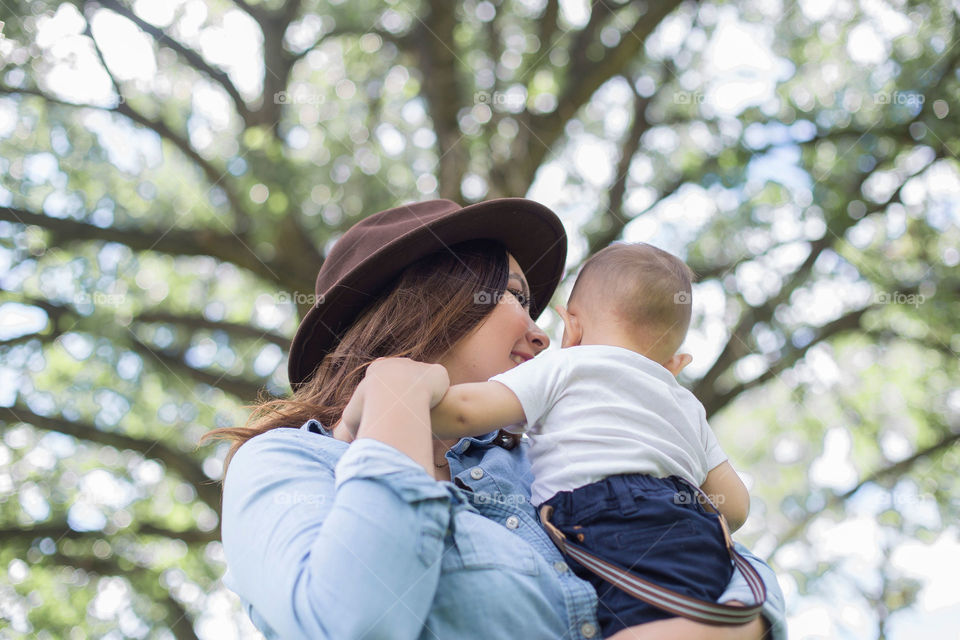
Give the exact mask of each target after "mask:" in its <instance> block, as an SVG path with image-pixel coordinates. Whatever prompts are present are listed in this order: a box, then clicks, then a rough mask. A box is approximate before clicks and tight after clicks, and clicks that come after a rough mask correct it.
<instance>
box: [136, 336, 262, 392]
mask: <svg viewBox="0 0 960 640" xmlns="http://www.w3.org/2000/svg"><path fill="white" fill-rule="evenodd" d="M130 343H131V347H132V348H133V350H134V351H136V352H138V353H139V354H140V355H142V356H144V357H145V358H146V359H148V360H154V361H156V362H157V363H159V364H160V365H162V366H163V368H164V369H166V370H167V372H168V373H171V374H173V376H174V377H175V378H176V379H177V380H178V381H179V382H180V383H181V384H183V385H184V386H185V387H187V388H188V389H189V387H190V385H189V384H187V382H186V380H184V379H183V378H181V377H180V375H178V374H183V375H185V376H187V377H189V378H191V379H192V380H194V381H196V382H199V383H201V384H205V385H208V386H211V387H214V388H217V389H222V390H223V391H225V392H227V393H230V394H233V395H235V396H237V397H238V398H240V399H242V400H245V401H252V400H255V399H256V398H257V397H258V396H259V394H260V390H261V389H262V388H263V385H262V384H260V383H257V382H253V381H250V380H247V379H245V378H239V377H237V376H230V375H227V374H226V373H215V372H212V371H205V370H203V369H197V368H195V367H191V366H190V365H188V364H187V363H186V362H185V361H184V358H185V357H186V355H185V354H184V353H183V352H182V351H178V352H171V351H168V350H161V349H157V348H155V347H152V346H150V345H148V344H147V343H146V342H143V341H142V340H140V339H139V338H137V337H135V336H131V338H130Z"/></svg>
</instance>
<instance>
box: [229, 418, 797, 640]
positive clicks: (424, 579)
mask: <svg viewBox="0 0 960 640" xmlns="http://www.w3.org/2000/svg"><path fill="white" fill-rule="evenodd" d="M496 437H497V433H496V432H494V433H489V434H487V435H485V436H480V437H476V438H463V439H462V440H460V441H459V442H458V443H457V444H456V445H455V446H454V447H452V448H451V449H450V451H449V452H447V454H446V458H447V460H448V461H449V464H450V477H451V480H452V481H451V482H446V481H443V482H438V481H436V480H434V479H433V478H432V477H431V476H430V475H428V474H427V473H426V472H425V471H424V469H423V468H422V467H421V466H420V465H419V464H417V463H416V462H414V461H413V460H412V459H411V458H409V457H408V456H407V455H405V454H403V453H401V452H400V451H398V450H397V449H395V448H393V447H391V446H389V445H387V444H384V443H382V442H380V441H378V440H373V439H370V438H361V439H358V440H355V441H354V442H353V443H351V444H349V445H348V444H347V443H345V442H342V441H340V440H337V439H335V438H333V437H331V432H330V431H329V430H327V429H325V428H324V427H323V426H322V425H320V423H319V422H317V421H316V420H310V421H308V422H307V423H306V424H304V425H303V426H302V427H300V428H299V429H293V428H279V429H273V430H271V431H268V432H266V433H263V434H260V435H258V436H256V437H254V438H251V439H250V440H249V441H248V442H246V443H244V445H243V446H241V447H240V449H238V451H237V453H236V454H235V456H234V458H233V460H232V461H231V463H230V466H229V469H228V471H227V475H226V478H225V479H224V494H223V521H222V537H223V548H224V552H225V554H226V559H227V567H228V569H227V573H226V574H225V575H224V578H223V582H224V584H225V585H226V586H227V587H229V588H230V589H231V590H232V591H234V592H235V593H236V594H237V595H238V596H240V598H241V600H242V602H243V605H244V608H245V610H246V612H247V614H248V615H249V616H250V619H251V621H252V622H253V624H254V625H255V626H256V627H257V628H258V629H259V630H260V631H261V632H262V633H263V634H264V635H265V636H266V637H267V638H268V639H272V638H311V639H323V638H333V639H336V640H341V639H349V638H390V639H398V640H399V639H405V638H410V639H413V638H430V639H433V640H435V639H437V638H439V639H440V640H445V639H447V638H511V637H523V638H549V639H556V638H566V639H569V640H574V639H576V640H579V639H587V640H589V639H591V638H599V637H600V635H599V633H600V632H599V626H598V625H597V620H596V608H597V594H596V592H595V591H594V589H593V587H592V586H591V585H590V584H589V583H588V582H586V581H583V580H580V579H579V578H578V577H577V576H576V575H574V574H573V572H572V571H570V569H569V568H568V567H567V565H566V563H565V562H564V559H563V557H562V556H561V554H560V552H559V551H558V550H557V548H556V547H555V546H554V544H553V543H552V542H551V541H550V539H549V537H548V536H547V534H546V533H545V532H544V530H543V529H542V528H541V526H540V524H539V520H538V518H537V514H536V512H535V510H534V508H533V506H532V505H531V504H530V484H531V481H532V480H533V478H532V475H531V473H530V464H529V461H528V459H527V456H526V447H527V443H526V442H521V444H520V445H519V446H517V447H515V448H514V449H512V450H508V449H505V448H503V447H500V446H497V445H496V444H495V442H494V440H495V438H496ZM738 550H739V551H740V552H741V553H743V554H744V555H745V556H746V557H747V558H748V559H749V560H750V561H751V563H752V564H753V565H754V566H755V567H756V568H757V570H758V571H759V572H760V575H761V576H762V577H763V579H764V582H765V584H766V587H767V593H768V597H767V604H766V605H765V607H764V616H765V617H766V618H767V620H769V621H770V623H771V625H772V627H773V638H774V639H775V640H779V639H783V638H786V633H785V621H784V608H783V595H782V593H781V592H780V589H779V586H778V585H777V582H776V576H775V575H774V573H773V571H772V570H771V569H770V568H769V567H768V566H767V565H766V564H764V563H763V562H762V561H761V560H760V559H758V558H756V557H755V556H752V555H751V554H749V552H748V551H747V550H746V549H744V548H743V547H742V546H738ZM729 599H737V600H741V601H744V602H751V596H750V591H749V589H748V587H747V585H746V581H745V580H744V579H743V578H742V576H741V575H740V573H739V572H734V578H733V580H732V581H731V582H730V585H729V587H728V589H727V591H726V592H725V593H724V594H723V596H721V598H720V601H721V602H722V601H724V600H729Z"/></svg>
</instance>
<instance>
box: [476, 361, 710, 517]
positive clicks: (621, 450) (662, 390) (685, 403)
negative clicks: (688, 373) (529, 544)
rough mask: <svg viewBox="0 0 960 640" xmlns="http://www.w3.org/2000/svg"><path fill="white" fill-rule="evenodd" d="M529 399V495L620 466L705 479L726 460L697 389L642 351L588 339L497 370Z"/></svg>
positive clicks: (542, 496) (572, 485)
mask: <svg viewBox="0 0 960 640" xmlns="http://www.w3.org/2000/svg"><path fill="white" fill-rule="evenodd" d="M490 379H491V380H495V381H497V382H500V383H502V384H504V385H506V386H507V387H508V388H509V389H510V390H511V391H513V393H514V394H516V396H517V398H519V400H520V404H521V405H523V413H524V416H525V417H526V421H525V422H523V423H520V424H518V425H515V426H513V427H511V428H510V429H509V430H510V431H513V432H515V433H526V434H527V435H528V436H529V438H530V451H529V455H530V464H531V470H532V471H533V474H534V482H533V489H532V493H533V495H532V498H531V502H532V503H533V504H534V505H535V506H538V505H540V504H541V503H542V502H544V501H545V500H547V499H548V498H550V497H551V496H553V495H554V494H555V493H557V492H558V491H571V490H573V489H576V488H578V487H582V486H584V485H587V484H590V483H592V482H596V481H598V480H602V479H603V478H606V477H607V476H612V475H617V474H622V473H644V474H648V475H651V476H655V477H658V478H665V477H667V476H671V475H678V476H681V477H683V478H685V479H687V480H689V481H690V482H693V483H695V484H696V485H697V486H700V485H702V484H703V482H704V480H705V479H706V477H707V472H708V471H710V470H711V469H713V468H714V467H716V466H717V465H718V464H720V463H721V462H723V461H724V460H726V459H727V456H726V454H725V453H724V452H723V450H722V449H721V448H720V444H719V443H718V442H717V438H716V436H715V435H714V434H713V431H712V430H711V429H710V425H709V424H707V414H706V411H705V410H704V408H703V405H702V404H700V401H699V400H697V398H696V396H694V395H693V394H692V393H691V392H690V391H688V390H687V389H685V388H684V387H682V386H680V384H679V383H678V382H677V380H676V378H675V377H674V376H673V374H671V373H670V372H669V371H667V370H666V369H665V368H664V367H663V366H661V365H659V364H657V363H656V362H654V361H653V360H650V359H649V358H646V357H644V356H642V355H640V354H639V353H636V352H635V351H630V350H629V349H624V348H622V347H614V346H609V345H581V346H576V347H568V348H566V349H560V350H558V351H549V352H545V353H542V354H541V355H539V356H537V357H536V358H534V359H532V360H528V361H527V362H524V363H523V364H520V365H518V366H516V367H514V368H513V369H510V370H509V371H505V372H504V373H501V374H499V375H496V376H493V377H492V378H490Z"/></svg>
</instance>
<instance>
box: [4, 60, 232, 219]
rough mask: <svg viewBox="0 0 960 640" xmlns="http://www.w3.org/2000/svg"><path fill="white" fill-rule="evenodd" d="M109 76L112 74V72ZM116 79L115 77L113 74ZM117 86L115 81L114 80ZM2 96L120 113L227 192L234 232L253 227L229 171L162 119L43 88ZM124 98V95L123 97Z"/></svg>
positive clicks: (12, 89) (6, 89) (8, 89)
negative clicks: (72, 98)
mask: <svg viewBox="0 0 960 640" xmlns="http://www.w3.org/2000/svg"><path fill="white" fill-rule="evenodd" d="M107 74H108V75H110V72H109V70H107ZM110 77H111V78H112V77H113V76H112V75H110ZM114 83H115V81H114ZM0 94H8V95H15V94H21V95H27V96H36V97H38V98H42V99H43V100H44V101H46V102H48V103H50V104H57V105H62V106H65V107H72V108H76V109H97V110H99V111H107V112H110V113H118V114H120V115H122V116H124V117H126V118H128V119H130V120H132V121H133V122H136V123H137V124H139V125H141V126H142V127H145V128H147V129H150V130H151V131H153V132H154V133H156V134H157V135H158V136H160V138H161V139H163V140H167V141H168V142H170V143H171V144H173V146H175V147H176V148H177V149H179V150H180V152H181V153H183V154H184V155H185V156H187V158H188V159H189V160H190V161H192V162H193V163H194V164H195V165H196V166H197V167H198V168H199V169H200V171H201V172H202V173H203V175H204V177H205V178H206V179H207V181H208V182H209V183H210V186H211V188H213V187H216V188H218V189H220V190H221V191H223V193H224V195H225V196H226V198H227V202H229V203H230V210H231V212H232V213H233V215H234V218H235V221H234V223H233V226H232V227H231V228H232V229H233V231H234V232H235V233H236V234H237V235H238V236H243V235H244V234H245V233H246V232H247V231H248V230H249V227H250V219H249V216H248V214H247V212H246V210H245V209H244V205H243V202H242V201H241V200H240V197H239V196H238V195H237V194H236V193H235V192H234V190H233V189H232V188H231V187H230V186H229V184H227V183H224V182H222V181H223V179H224V178H225V177H226V176H227V171H225V170H220V169H219V168H217V167H214V166H213V165H212V164H211V163H210V162H209V161H208V160H207V159H206V158H204V157H203V156H202V155H200V153H198V152H197V150H196V149H194V148H193V146H192V145H191V144H190V142H189V141H188V140H187V139H186V138H185V137H184V136H182V135H180V134H178V133H176V132H175V131H173V130H172V129H171V128H170V127H169V126H167V124H166V123H165V122H163V121H162V120H153V119H151V118H148V117H147V116H145V115H144V114H143V113H141V112H139V111H137V110H135V109H134V108H133V107H131V106H130V104H129V102H127V101H126V100H122V101H121V102H120V103H119V104H118V105H117V106H115V107H101V106H98V105H93V104H77V103H74V102H67V101H66V100H61V99H59V98H55V97H53V96H51V95H48V94H46V93H44V92H43V91H40V90H39V89H18V88H15V87H8V86H6V85H0ZM121 98H122V96H121Z"/></svg>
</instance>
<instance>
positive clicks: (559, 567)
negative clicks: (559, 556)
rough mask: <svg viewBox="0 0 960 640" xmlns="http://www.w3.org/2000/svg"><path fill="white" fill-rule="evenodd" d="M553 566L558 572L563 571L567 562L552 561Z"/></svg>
mask: <svg viewBox="0 0 960 640" xmlns="http://www.w3.org/2000/svg"><path fill="white" fill-rule="evenodd" d="M553 568H554V569H556V570H557V571H558V572H559V573H563V572H564V571H566V570H567V563H566V562H554V563H553Z"/></svg>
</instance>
